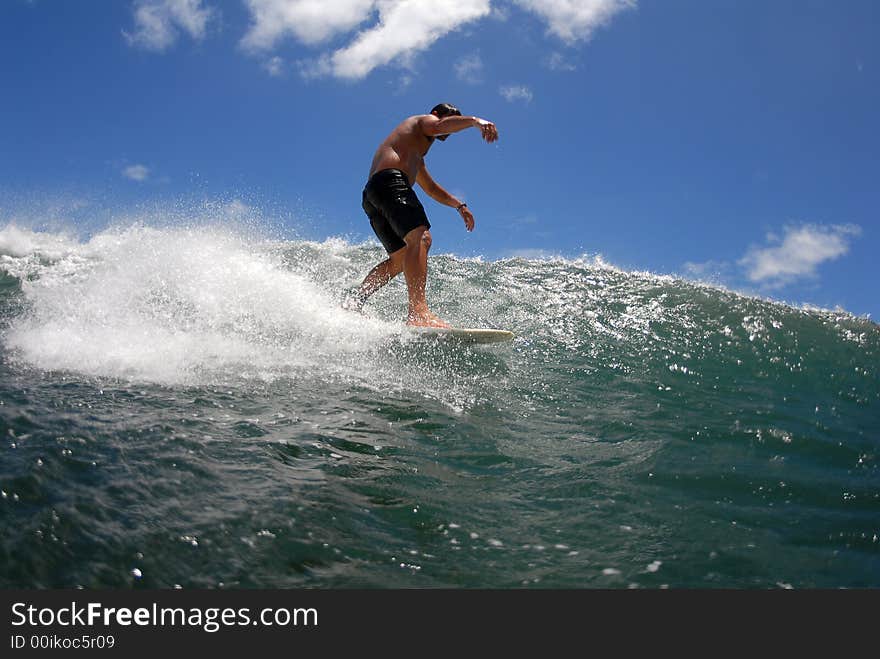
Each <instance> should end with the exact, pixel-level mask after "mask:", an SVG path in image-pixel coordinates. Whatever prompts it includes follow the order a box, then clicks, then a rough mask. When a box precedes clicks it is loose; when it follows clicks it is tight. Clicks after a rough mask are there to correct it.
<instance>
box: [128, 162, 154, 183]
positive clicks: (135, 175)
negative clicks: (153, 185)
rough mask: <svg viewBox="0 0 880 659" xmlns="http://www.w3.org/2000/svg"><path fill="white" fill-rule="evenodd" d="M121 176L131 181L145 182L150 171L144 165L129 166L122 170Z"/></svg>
mask: <svg viewBox="0 0 880 659" xmlns="http://www.w3.org/2000/svg"><path fill="white" fill-rule="evenodd" d="M122 175H123V176H124V177H125V178H128V179H131V180H132V181H146V180H147V179H148V178H149V177H150V169H149V168H148V167H145V166H144V165H129V166H128V167H126V168H125V169H123V170H122Z"/></svg>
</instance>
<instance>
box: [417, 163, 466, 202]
mask: <svg viewBox="0 0 880 659" xmlns="http://www.w3.org/2000/svg"><path fill="white" fill-rule="evenodd" d="M416 183H418V184H419V185H420V186H421V188H422V190H424V191H425V192H426V193H428V196H429V197H430V198H431V199H433V200H434V201H436V202H437V203H439V204H443V205H444V206H451V207H452V208H458V207H459V206H461V202H460V201H459V200H458V199H457V198H456V197H453V196H452V195H451V194H449V193H448V192H447V191H446V190H444V189H443V188H442V187H441V186H440V184H439V183H437V181H435V180H434V179H433V178H431V175H430V174H429V173H428V168H427V167H425V166H424V165H422V167H421V169H419V173H418V174H417V175H416Z"/></svg>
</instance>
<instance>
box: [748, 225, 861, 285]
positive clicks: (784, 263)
mask: <svg viewBox="0 0 880 659" xmlns="http://www.w3.org/2000/svg"><path fill="white" fill-rule="evenodd" d="M784 234H785V235H784V236H782V237H781V238H780V237H779V236H776V235H774V234H768V235H767V242H768V243H770V245H771V246H766V247H760V246H752V247H750V248H749V250H748V251H747V252H746V254H745V256H743V257H742V258H741V259H740V260H739V261H738V263H739V265H740V266H741V267H743V268H744V269H745V271H746V276H747V277H748V278H749V280H750V281H752V282H755V283H761V284H765V285H768V286H770V287H779V286H784V285H786V284H789V283H791V282H792V281H794V280H796V279H800V278H803V277H814V276H815V275H816V268H817V267H818V266H819V265H820V264H822V263H824V262H825V261H833V260H834V259H838V258H840V257H841V256H843V255H845V254H846V253H848V252H849V238H850V237H853V236H858V235H860V234H861V228H860V227H858V226H855V225H851V224H848V225H832V226H822V225H817V224H806V225H802V226H797V227H794V226H788V227H785V229H784Z"/></svg>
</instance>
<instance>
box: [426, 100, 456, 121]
mask: <svg viewBox="0 0 880 659" xmlns="http://www.w3.org/2000/svg"><path fill="white" fill-rule="evenodd" d="M431 114H436V115H437V116H438V117H440V118H441V119H442V118H443V117H460V116H461V110H459V109H458V108H457V107H455V106H454V105H450V104H449V103H438V104H437V105H435V106H434V107H433V109H432V110H431Z"/></svg>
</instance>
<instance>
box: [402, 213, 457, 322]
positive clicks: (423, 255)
mask: <svg viewBox="0 0 880 659" xmlns="http://www.w3.org/2000/svg"><path fill="white" fill-rule="evenodd" d="M403 240H404V241H405V242H406V247H405V248H404V250H405V254H404V258H403V275H404V276H405V277H406V287H407V290H408V292H409V317H408V319H407V323H408V324H410V325H421V326H428V327H449V325H448V324H447V323H445V322H443V321H442V320H440V318H438V317H437V316H436V315H434V314H433V313H431V311H430V310H429V309H428V302H427V301H426V300H425V284H426V283H427V281H428V250H429V249H431V232H430V231H429V230H428V227H426V226H419V227H416V228H415V229H413V230H411V231H410V232H409V233H408V234H406V236H404V238H403Z"/></svg>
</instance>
